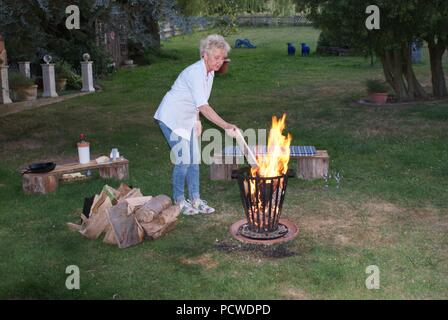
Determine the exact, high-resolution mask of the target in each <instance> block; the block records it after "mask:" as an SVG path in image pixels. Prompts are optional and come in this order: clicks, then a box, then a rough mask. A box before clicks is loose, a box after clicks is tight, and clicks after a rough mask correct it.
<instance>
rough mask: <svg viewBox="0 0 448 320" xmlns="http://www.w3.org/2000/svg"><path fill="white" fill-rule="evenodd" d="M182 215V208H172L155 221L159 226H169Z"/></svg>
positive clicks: (164, 211) (175, 206) (163, 212)
mask: <svg viewBox="0 0 448 320" xmlns="http://www.w3.org/2000/svg"><path fill="white" fill-rule="evenodd" d="M179 214H180V207H179V206H177V205H174V206H171V207H169V208H167V209H165V210H163V211H162V212H161V213H160V214H159V215H158V216H156V218H155V219H154V220H155V221H156V222H157V223H159V224H162V225H164V224H168V223H171V222H173V221H175V220H176V219H177V217H178V216H179Z"/></svg>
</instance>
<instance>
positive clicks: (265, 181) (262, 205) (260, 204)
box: [232, 168, 294, 240]
mask: <svg viewBox="0 0 448 320" xmlns="http://www.w3.org/2000/svg"><path fill="white" fill-rule="evenodd" d="M288 177H294V173H293V172H292V171H288V173H287V174H283V175H280V176H277V177H260V176H251V174H250V168H242V169H239V170H234V171H233V173H232V178H234V179H238V185H239V188H240V193H241V200H242V203H243V208H244V213H245V216H246V220H247V221H246V223H244V224H242V225H241V226H240V227H239V230H238V233H239V234H241V235H242V236H244V237H246V238H250V239H256V240H272V239H277V238H281V237H284V236H285V235H286V234H288V227H287V225H286V224H283V223H281V221H280V216H281V213H282V206H283V201H284V199H285V193H286V187H287V185H288Z"/></svg>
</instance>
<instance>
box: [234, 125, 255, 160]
mask: <svg viewBox="0 0 448 320" xmlns="http://www.w3.org/2000/svg"><path fill="white" fill-rule="evenodd" d="M236 131H237V133H238V135H237V137H236V142H237V143H238V145H239V147H240V149H241V152H242V153H243V155H244V156H245V157H246V159H247V162H248V163H249V164H250V165H251V166H252V167H258V162H257V158H256V157H255V155H254V153H253V152H252V150H251V149H250V148H249V146H248V145H247V143H246V140H244V137H243V135H242V133H241V131H240V130H236Z"/></svg>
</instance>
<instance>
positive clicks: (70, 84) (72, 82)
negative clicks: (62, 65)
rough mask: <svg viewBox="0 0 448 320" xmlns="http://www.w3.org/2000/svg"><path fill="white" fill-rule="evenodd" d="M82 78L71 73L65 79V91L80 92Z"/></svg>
mask: <svg viewBox="0 0 448 320" xmlns="http://www.w3.org/2000/svg"><path fill="white" fill-rule="evenodd" d="M81 88H82V78H81V76H80V75H78V74H76V73H74V72H72V74H71V75H70V77H68V78H67V89H74V90H81Z"/></svg>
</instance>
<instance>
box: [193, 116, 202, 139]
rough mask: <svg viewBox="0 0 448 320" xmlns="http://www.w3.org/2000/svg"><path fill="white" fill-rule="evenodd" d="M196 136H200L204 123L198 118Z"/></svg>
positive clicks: (195, 127)
mask: <svg viewBox="0 0 448 320" xmlns="http://www.w3.org/2000/svg"><path fill="white" fill-rule="evenodd" d="M194 129H195V132H196V137H200V136H201V133H202V123H201V121H200V120H196V124H195V126H194Z"/></svg>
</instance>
